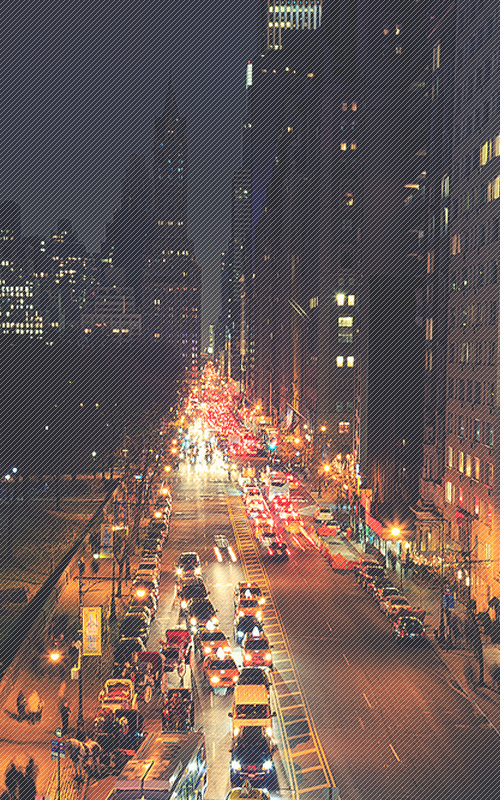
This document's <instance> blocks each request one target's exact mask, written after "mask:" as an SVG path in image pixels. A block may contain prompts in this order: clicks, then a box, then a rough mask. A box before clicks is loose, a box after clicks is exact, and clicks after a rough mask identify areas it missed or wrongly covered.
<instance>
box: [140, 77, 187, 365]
mask: <svg viewBox="0 0 500 800" xmlns="http://www.w3.org/2000/svg"><path fill="white" fill-rule="evenodd" d="M187 167H188V139H187V121H186V118H185V117H183V116H182V115H181V114H180V113H179V110H178V107H177V102H176V99H175V95H174V91H173V87H172V82H171V80H170V81H169V84H168V88H167V95H166V99H165V104H164V107H163V111H162V113H161V114H160V115H159V116H157V117H156V119H155V123H154V137H153V231H152V234H151V241H150V246H149V248H148V250H149V252H148V255H147V263H146V266H145V268H144V271H143V275H142V314H143V331H144V335H146V336H147V337H148V338H150V339H151V340H152V341H156V342H157V343H158V344H169V345H170V346H172V347H173V348H174V349H175V351H176V352H177V354H178V356H179V358H180V359H181V361H182V364H183V372H184V374H185V375H186V376H187V375H188V374H191V373H192V371H193V370H195V369H196V367H197V363H198V357H199V351H200V310H201V309H200V302H201V272H200V268H199V266H198V265H197V264H196V262H195V260H194V248H193V244H192V242H191V241H190V240H189V239H188V233H187Z"/></svg>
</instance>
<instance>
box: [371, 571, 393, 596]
mask: <svg viewBox="0 0 500 800" xmlns="http://www.w3.org/2000/svg"><path fill="white" fill-rule="evenodd" d="M383 586H392V581H391V578H389V576H388V575H386V574H385V573H384V574H383V575H375V576H374V577H373V578H370V579H369V580H367V581H366V585H365V588H366V590H367V591H368V592H370V593H371V594H375V592H376V590H377V589H380V588H382V587H383Z"/></svg>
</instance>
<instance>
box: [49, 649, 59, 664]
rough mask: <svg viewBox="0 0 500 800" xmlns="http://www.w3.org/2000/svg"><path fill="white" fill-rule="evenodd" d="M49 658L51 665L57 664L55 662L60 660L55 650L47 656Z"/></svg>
mask: <svg viewBox="0 0 500 800" xmlns="http://www.w3.org/2000/svg"><path fill="white" fill-rule="evenodd" d="M49 658H50V660H51V661H52V663H53V664H57V662H58V661H60V660H61V654H60V653H58V652H57V650H53V651H52V652H51V653H50V654H49Z"/></svg>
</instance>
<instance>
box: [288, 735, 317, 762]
mask: <svg viewBox="0 0 500 800" xmlns="http://www.w3.org/2000/svg"><path fill="white" fill-rule="evenodd" d="M290 738H291V737H290ZM315 752H316V748H315V747H310V748H309V750H299V752H298V753H292V755H293V757H294V758H297V756H307V755H308V754H309V753H315Z"/></svg>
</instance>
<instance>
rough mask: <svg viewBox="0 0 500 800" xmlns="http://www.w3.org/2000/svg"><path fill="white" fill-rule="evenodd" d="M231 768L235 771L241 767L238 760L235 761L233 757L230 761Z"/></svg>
mask: <svg viewBox="0 0 500 800" xmlns="http://www.w3.org/2000/svg"><path fill="white" fill-rule="evenodd" d="M231 769H234V770H235V771H236V770H239V769H241V764H240V762H239V761H236V759H235V758H233V760H232V761H231Z"/></svg>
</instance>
